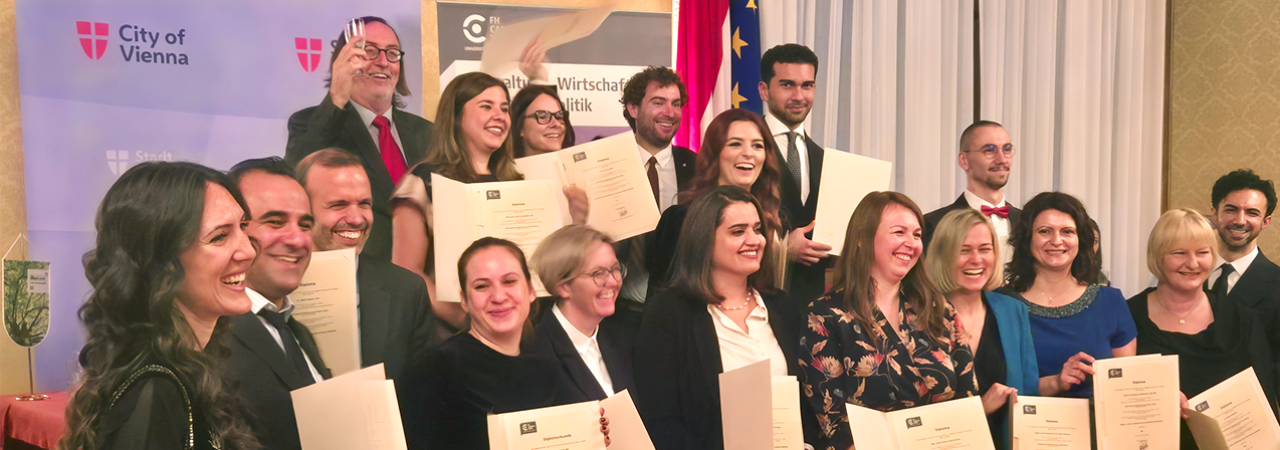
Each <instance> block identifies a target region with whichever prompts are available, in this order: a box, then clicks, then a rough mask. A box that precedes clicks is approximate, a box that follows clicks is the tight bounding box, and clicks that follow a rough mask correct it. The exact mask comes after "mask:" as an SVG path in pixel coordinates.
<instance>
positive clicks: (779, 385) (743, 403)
mask: <svg viewBox="0 0 1280 450" xmlns="http://www.w3.org/2000/svg"><path fill="white" fill-rule="evenodd" d="M720 418H721V423H723V424H724V425H723V429H724V448H732V449H742V450H773V449H794V450H800V449H803V448H804V430H802V429H801V427H800V384H799V382H797V381H796V377H791V376H787V377H778V376H770V375H769V361H768V360H764V361H760V362H757V363H755V364H750V365H747V366H744V367H740V368H738V369H735V370H731V371H728V372H725V373H722V374H720Z"/></svg>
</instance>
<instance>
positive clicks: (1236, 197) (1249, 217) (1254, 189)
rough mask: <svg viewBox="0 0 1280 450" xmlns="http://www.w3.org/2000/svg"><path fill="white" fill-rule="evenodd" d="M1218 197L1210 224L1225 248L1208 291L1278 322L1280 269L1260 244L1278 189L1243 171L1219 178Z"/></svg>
mask: <svg viewBox="0 0 1280 450" xmlns="http://www.w3.org/2000/svg"><path fill="white" fill-rule="evenodd" d="M1212 195H1213V198H1212V201H1213V209H1212V210H1211V211H1212V214H1211V215H1210V219H1211V222H1213V226H1214V227H1215V228H1217V230H1218V243H1219V244H1221V245H1220V246H1219V247H1220V252H1219V253H1218V260H1217V261H1216V262H1215V264H1214V266H1213V267H1214V268H1213V271H1212V272H1210V273H1209V279H1208V280H1207V281H1206V286H1205V287H1207V288H1209V290H1210V291H1212V292H1213V293H1214V294H1216V295H1218V296H1219V297H1225V298H1228V299H1231V300H1234V301H1236V302H1238V303H1240V304H1242V305H1245V306H1248V307H1251V308H1254V309H1257V310H1259V311H1263V312H1265V313H1269V314H1268V316H1275V314H1276V313H1277V311H1280V266H1276V264H1275V263H1273V262H1271V260H1270V259H1267V256H1266V255H1264V254H1262V250H1261V249H1259V248H1258V241H1257V239H1258V236H1259V235H1260V234H1262V230H1264V229H1266V228H1267V225H1270V224H1271V213H1272V212H1274V211H1275V209H1276V188H1275V185H1274V184H1273V183H1272V182H1271V181H1270V180H1263V179H1262V178H1260V177H1258V175H1256V174H1254V173H1253V171H1252V170H1246V169H1242V170H1237V171H1235V172H1231V173H1229V174H1226V175H1223V176H1222V178H1219V179H1218V181H1217V182H1215V183H1214V184H1213V194H1212ZM1272 320H1274V319H1272Z"/></svg>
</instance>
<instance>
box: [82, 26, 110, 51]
mask: <svg viewBox="0 0 1280 450" xmlns="http://www.w3.org/2000/svg"><path fill="white" fill-rule="evenodd" d="M107 28H110V25H107V24H105V23H102V22H83V21H78V22H76V35H77V36H80V48H82V49H84V56H88V57H89V59H102V54H103V53H106V51H107Z"/></svg>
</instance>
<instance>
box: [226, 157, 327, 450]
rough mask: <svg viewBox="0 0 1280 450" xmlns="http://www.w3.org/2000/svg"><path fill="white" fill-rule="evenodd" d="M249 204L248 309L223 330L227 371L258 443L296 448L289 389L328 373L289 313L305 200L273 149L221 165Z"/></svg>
mask: <svg viewBox="0 0 1280 450" xmlns="http://www.w3.org/2000/svg"><path fill="white" fill-rule="evenodd" d="M227 176H228V177H230V178H231V181H232V182H233V183H235V184H236V185H237V186H239V187H240V192H241V193H242V194H243V195H244V201H245V205H246V206H248V214H249V216H250V218H249V223H248V225H247V226H246V227H245V234H248V235H249V238H250V239H252V240H253V241H254V242H255V243H256V244H257V245H256V246H257V247H258V258H257V259H255V260H254V261H253V265H252V266H250V267H249V271H248V272H247V273H246V274H245V280H244V283H245V287H246V289H245V292H246V293H248V294H249V300H251V301H252V303H253V307H252V309H251V310H250V311H249V312H248V313H245V314H241V315H239V316H236V317H234V318H232V319H231V321H232V327H231V332H230V333H228V334H225V335H223V338H224V339H225V341H224V342H225V343H226V345H227V348H228V350H229V351H230V355H228V358H227V363H228V364H227V369H228V370H227V372H228V374H229V375H230V378H232V379H234V380H236V381H237V382H238V384H239V386H240V389H239V393H240V398H241V399H242V400H243V401H244V403H245V406H246V407H247V408H248V411H249V413H250V414H248V422H249V425H250V427H252V428H253V431H254V435H256V436H258V440H259V441H261V442H262V444H263V447H264V448H270V449H301V448H302V444H301V443H300V442H299V440H298V424H297V421H296V420H295V418H294V415H293V399H292V398H291V397H290V396H289V391H292V390H294V389H299V388H302V387H306V386H310V385H311V384H313V383H316V382H319V381H322V380H324V379H325V378H329V377H330V371H329V369H328V368H326V367H325V365H324V361H323V360H321V358H320V350H319V349H318V348H317V347H316V342H315V339H313V338H312V336H311V332H310V331H309V330H307V327H306V326H305V325H303V324H301V323H299V322H298V321H297V320H294V318H293V316H292V315H293V310H294V308H293V307H294V305H293V302H292V301H290V300H289V294H291V293H293V291H294V290H296V289H298V284H299V283H300V282H301V281H302V274H303V272H306V270H307V265H308V264H310V262H311V251H312V249H313V247H314V245H313V244H312V242H311V225H312V223H313V222H314V219H312V217H311V202H310V201H309V200H308V199H307V193H306V191H304V190H303V189H302V185H300V184H298V182H297V181H296V180H294V176H293V169H292V168H290V167H289V165H288V164H287V163H285V162H284V160H282V159H280V158H278V157H271V158H262V159H250V160H247V161H244V162H241V163H239V164H236V165H235V167H232V168H231V171H230V172H229V173H227Z"/></svg>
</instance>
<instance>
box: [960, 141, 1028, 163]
mask: <svg viewBox="0 0 1280 450" xmlns="http://www.w3.org/2000/svg"><path fill="white" fill-rule="evenodd" d="M973 151H978V152H982V156H986V157H987V159H995V157H996V152H1000V153H1003V154H1004V157H1005V158H1012V157H1013V154H1014V153H1017V151H1018V149H1017V148H1014V147H1013V144H1004V147H996V144H987V145H984V146H982V147H980V148H978V149H977V150H965V152H973Z"/></svg>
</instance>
